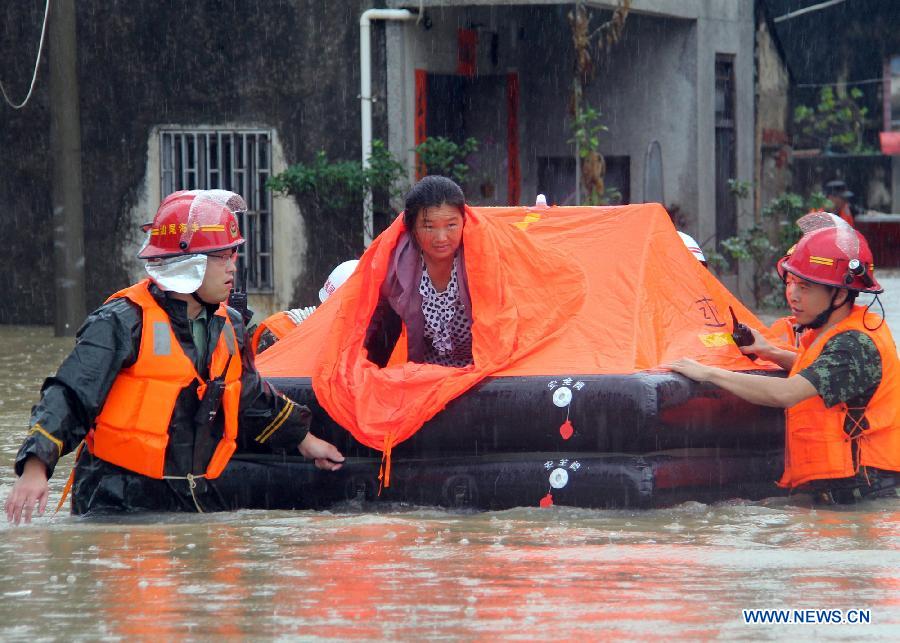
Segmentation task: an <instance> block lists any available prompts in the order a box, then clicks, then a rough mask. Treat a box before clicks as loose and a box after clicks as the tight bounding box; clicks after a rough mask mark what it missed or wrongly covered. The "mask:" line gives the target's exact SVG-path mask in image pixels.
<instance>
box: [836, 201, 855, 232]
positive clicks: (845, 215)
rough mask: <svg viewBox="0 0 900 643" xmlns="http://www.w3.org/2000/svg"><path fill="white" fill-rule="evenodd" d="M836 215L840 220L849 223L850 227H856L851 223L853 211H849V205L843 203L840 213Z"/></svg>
mask: <svg viewBox="0 0 900 643" xmlns="http://www.w3.org/2000/svg"><path fill="white" fill-rule="evenodd" d="M837 215H838V216H839V217H840V218H842V219H843V220H844V221H846V222H847V223H849V224H850V225H851V226H854V227H855V226H856V224H855V222H854V221H853V211H852V210H850V204H849V203H845V204H844V206H843V207H842V208H841V209H840V211H838V212H837Z"/></svg>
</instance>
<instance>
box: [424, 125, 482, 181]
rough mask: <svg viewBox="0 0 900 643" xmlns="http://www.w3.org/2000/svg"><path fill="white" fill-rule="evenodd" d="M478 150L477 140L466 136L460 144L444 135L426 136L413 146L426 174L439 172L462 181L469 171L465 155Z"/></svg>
mask: <svg viewBox="0 0 900 643" xmlns="http://www.w3.org/2000/svg"><path fill="white" fill-rule="evenodd" d="M477 150H478V141H477V140H475V139H474V138H467V139H466V140H465V141H463V143H462V145H460V144H457V143H455V142H454V141H451V140H450V139H449V138H446V137H444V136H438V137H428V138H426V139H425V140H424V141H422V142H421V143H419V144H418V145H416V147H415V148H414V151H415V153H416V154H418V155H419V162H420V163H422V165H424V166H425V167H424V169H425V172H426V173H427V174H439V175H441V176H446V177H448V178H451V179H453V180H454V181H456V182H457V183H460V184H461V183H464V182H465V180H466V176H467V175H468V173H469V166H468V164H467V163H466V157H467V156H468V155H469V154H471V153H472V152H476V151H477Z"/></svg>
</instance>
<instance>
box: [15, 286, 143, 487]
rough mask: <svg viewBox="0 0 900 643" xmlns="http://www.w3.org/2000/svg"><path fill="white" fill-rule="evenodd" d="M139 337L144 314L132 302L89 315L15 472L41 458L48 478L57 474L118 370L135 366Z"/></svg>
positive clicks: (51, 384)
mask: <svg viewBox="0 0 900 643" xmlns="http://www.w3.org/2000/svg"><path fill="white" fill-rule="evenodd" d="M140 335H141V314H140V310H139V309H138V308H137V307H136V306H135V305H134V304H132V303H131V302H129V301H128V300H125V299H117V300H115V301H113V302H110V303H109V304H105V305H103V306H102V307H100V308H99V309H97V310H96V311H94V312H93V313H91V315H90V316H88V318H87V320H85V322H84V324H83V325H82V327H81V328H80V329H79V330H78V333H77V334H76V336H75V348H73V349H72V352H71V353H69V355H68V357H66V358H65V360H63V363H62V364H61V365H60V367H59V370H58V371H57V372H56V375H54V376H52V377H48V378H47V379H46V380H45V381H44V384H43V386H42V387H41V399H40V401H39V402H38V403H37V405H35V407H34V408H33V409H32V411H31V420H30V423H29V424H30V427H29V431H28V436H27V437H26V438H25V441H24V442H23V443H22V447H21V448H20V449H19V453H18V454H17V455H16V464H15V467H16V474H18V475H21V473H22V470H23V468H24V465H25V461H26V460H27V459H28V458H30V457H37V458H38V459H39V460H41V461H42V462H43V463H44V465H45V466H46V468H47V475H48V477H49V476H51V475H53V469H54V468H55V467H56V463H57V461H58V460H59V458H61V457H62V456H64V455H66V454H67V453H70V452H71V451H73V450H74V449H75V448H76V447H77V446H78V444H79V443H80V442H81V441H82V440H83V439H84V437H85V435H87V432H88V431H89V430H90V428H91V426H92V425H93V423H94V419H95V418H96V417H97V415H98V414H99V413H100V410H101V409H102V408H103V403H104V402H105V401H106V396H107V394H109V389H110V388H111V387H112V383H113V380H115V378H116V375H118V373H119V370H121V369H122V368H123V367H125V366H128V365H129V364H132V363H134V360H135V359H136V357H137V351H138V348H139V346H140Z"/></svg>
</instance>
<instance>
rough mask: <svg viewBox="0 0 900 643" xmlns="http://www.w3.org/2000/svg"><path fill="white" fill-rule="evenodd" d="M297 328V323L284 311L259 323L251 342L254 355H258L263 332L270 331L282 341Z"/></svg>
mask: <svg viewBox="0 0 900 643" xmlns="http://www.w3.org/2000/svg"><path fill="white" fill-rule="evenodd" d="M295 328H297V322H295V321H294V320H293V319H291V317H290V316H289V315H288V314H287V312H286V311H283V310H282V311H280V312H277V313H275V314H274V315H269V316H268V317H266V318H265V319H264V320H262V321H261V322H259V325H258V326H257V327H256V330H255V331H254V332H253V339H252V340H251V341H250V347H251V350H252V351H253V354H254V355H256V353H257V350H258V348H259V340H260V339H261V338H262V334H263V332H265V331H267V330H268V331H269V332H270V333H272V334H273V335H274V336H275V339H279V340H280V339H282V338H283V337H284V336H285V335H287V334H288V333H289V332H291V331H292V330H294V329H295Z"/></svg>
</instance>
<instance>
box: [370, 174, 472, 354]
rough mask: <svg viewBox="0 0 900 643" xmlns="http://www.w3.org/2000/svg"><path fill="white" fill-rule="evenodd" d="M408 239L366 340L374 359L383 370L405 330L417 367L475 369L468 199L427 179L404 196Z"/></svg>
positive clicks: (445, 183) (437, 179)
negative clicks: (465, 242)
mask: <svg viewBox="0 0 900 643" xmlns="http://www.w3.org/2000/svg"><path fill="white" fill-rule="evenodd" d="M403 223H404V226H405V228H406V231H405V232H404V233H403V235H402V236H401V237H400V239H399V241H398V242H397V246H396V248H394V251H393V254H392V256H391V263H390V265H389V267H388V272H387V276H386V277H385V280H384V283H383V284H382V286H381V290H380V300H379V302H378V305H377V307H376V309H375V313H374V314H373V316H372V321H371V322H370V324H369V329H368V331H367V333H366V343H365V346H366V350H367V351H368V355H369V359H370V360H372V361H373V362H375V363H376V364H378V365H379V366H385V365H386V364H387V363H388V360H389V359H390V357H391V354H392V353H393V351H394V348H395V346H396V344H397V340H398V338H399V337H400V334H401V331H402V330H403V329H404V328H405V330H406V337H407V356H408V360H409V361H411V362H419V363H423V364H439V365H442V366H452V367H464V366H468V365H469V364H471V363H472V302H471V299H470V297H469V289H468V281H467V279H466V270H465V260H464V253H463V245H462V238H463V226H464V225H465V195H464V194H463V191H462V188H460V187H459V186H458V185H457V184H456V183H454V182H453V181H452V180H450V179H448V178H446V177H443V176H426V177H425V178H423V179H422V180H421V181H419V182H418V183H416V185H414V186H413V188H412V189H411V190H410V191H409V193H408V194H407V195H406V204H405V208H404V214H403Z"/></svg>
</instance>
